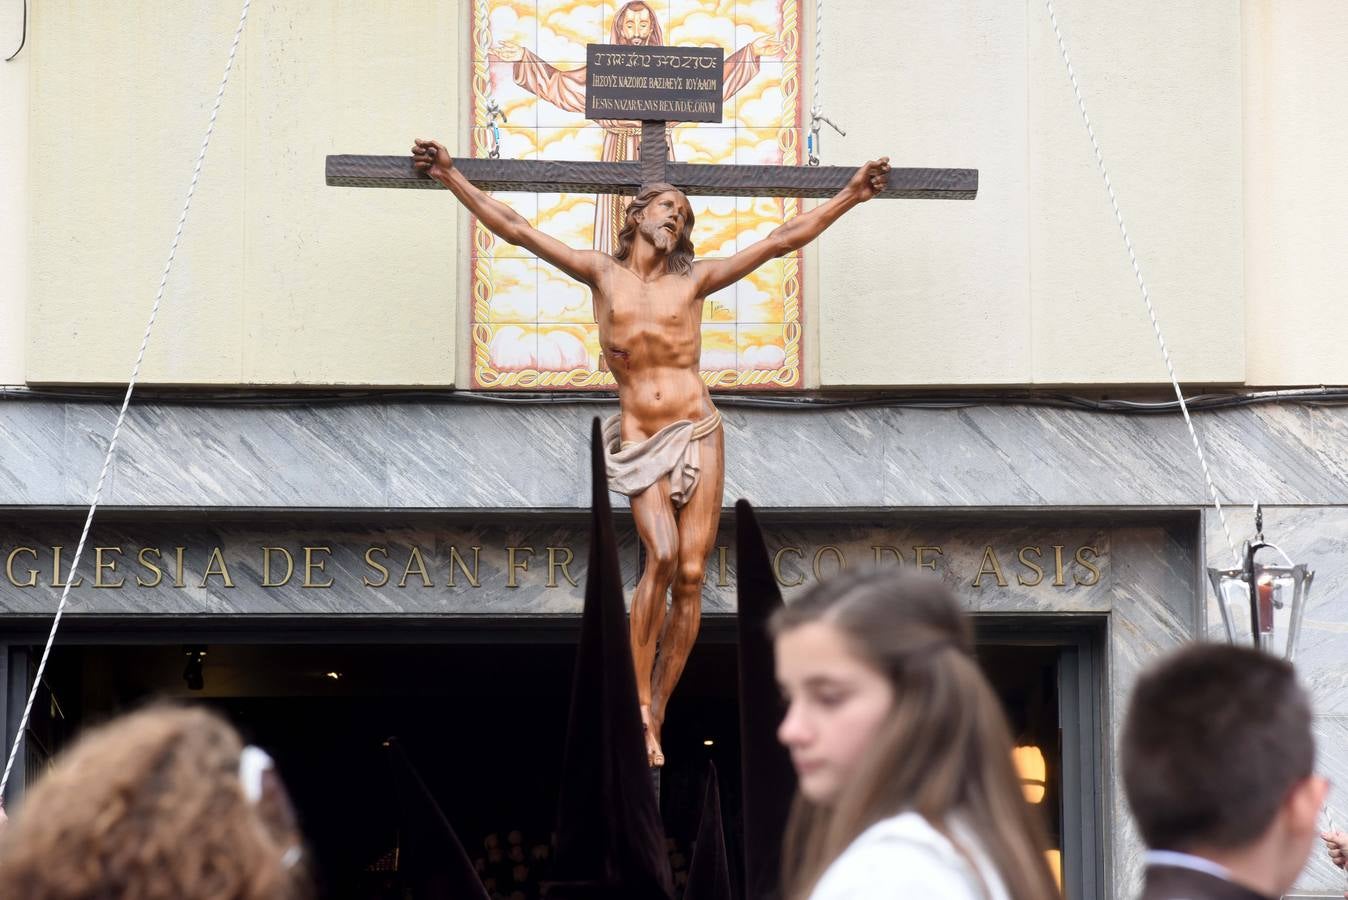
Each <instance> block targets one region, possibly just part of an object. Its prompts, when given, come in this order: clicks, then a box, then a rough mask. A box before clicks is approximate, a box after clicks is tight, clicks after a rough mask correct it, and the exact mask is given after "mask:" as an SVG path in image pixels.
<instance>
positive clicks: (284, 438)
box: [0, 401, 1348, 509]
mask: <svg viewBox="0 0 1348 900" xmlns="http://www.w3.org/2000/svg"><path fill="white" fill-rule="evenodd" d="M612 409H613V407H612V405H611V404H607V403H597V404H595V403H565V402H563V403H548V404H542V405H517V404H502V403H492V402H486V401H482V402H471V401H470V402H455V403H415V402H393V403H389V404H379V403H354V404H351V405H324V406H318V407H281V408H240V407H227V406H193V405H186V404H183V405H173V404H156V403H150V404H146V405H136V406H132V407H131V411H130V414H129V416H128V419H127V422H126V425H125V427H124V429H123V432H122V438H121V446H120V448H119V462H118V466H117V469H116V471H115V472H114V473H113V475H112V477H111V480H110V483H109V485H108V487H107V490H106V494H105V496H104V499H103V502H104V503H106V504H108V505H111V506H126V507H132V508H140V507H165V508H198V507H207V508H209V507H229V508H236V507H249V508H254V507H256V508H282V509H579V508H583V507H584V506H585V505H586V504H587V503H588V502H589V500H588V491H589V487H588V484H587V483H586V479H587V478H588V476H587V475H586V471H585V441H584V436H585V435H586V434H588V428H589V422H590V419H591V418H592V417H594V416H596V415H603V414H607V413H608V412H611V411H612ZM115 416H116V407H115V405H113V404H108V403H73V402H71V403H55V402H44V401H0V507H4V506H81V505H83V504H85V503H86V502H87V498H88V496H89V492H90V489H91V487H92V485H93V482H94V479H95V477H96V476H97V474H98V466H99V463H100V462H101V461H102V454H103V450H104V448H105V447H106V440H107V435H108V434H110V433H111V431H112V423H113V421H114V419H115ZM724 418H725V427H726V454H727V459H728V467H727V479H726V497H727V498H729V500H731V501H733V500H734V498H736V497H747V498H749V499H750V500H752V501H753V502H754V503H755V504H756V505H758V506H760V507H764V508H783V509H800V508H806V509H809V508H824V509H833V508H857V509H868V508H876V507H894V506H899V507H939V508H950V507H1003V506H1005V507H1016V508H1023V507H1076V506H1082V507H1134V508H1135V507H1146V506H1183V507H1201V506H1206V505H1208V503H1209V501H1208V499H1207V493H1206V490H1205V488H1204V486H1203V483H1202V479H1201V478H1200V477H1199V474H1198V470H1197V467H1196V466H1195V465H1194V464H1193V451H1192V448H1191V447H1190V444H1189V436H1188V432H1187V431H1186V430H1185V428H1184V425H1183V423H1182V422H1181V421H1180V420H1179V419H1178V418H1176V417H1173V416H1125V415H1116V414H1105V413H1087V412H1080V411H1076V410H1064V409H1056V408H1048V407H1029V406H977V407H969V408H965V409H945V410H935V409H921V410H912V409H889V408H867V409H852V410H846V409H819V408H811V407H805V408H802V409H798V410H779V409H771V410H764V409H746V408H742V407H736V406H733V405H727V406H726V408H725V410H724ZM1197 418H1198V422H1199V427H1200V428H1201V429H1202V430H1203V433H1204V438H1205V441H1206V442H1207V446H1208V451H1209V454H1210V457H1211V465H1212V469H1213V472H1214V473H1215V475H1216V477H1217V480H1218V486H1219V487H1220V488H1221V489H1222V491H1223V492H1224V493H1225V494H1228V495H1231V496H1237V497H1249V498H1251V499H1253V498H1254V497H1258V498H1259V499H1260V500H1261V501H1262V502H1263V503H1265V504H1268V505H1317V506H1348V479H1345V477H1344V475H1345V473H1348V412H1346V411H1345V410H1343V409H1342V408H1338V407H1311V406H1290V405H1279V406H1259V407H1249V408H1242V409H1233V410H1228V411H1223V412H1219V413H1205V414H1200V415H1199V416H1198V417H1197Z"/></svg>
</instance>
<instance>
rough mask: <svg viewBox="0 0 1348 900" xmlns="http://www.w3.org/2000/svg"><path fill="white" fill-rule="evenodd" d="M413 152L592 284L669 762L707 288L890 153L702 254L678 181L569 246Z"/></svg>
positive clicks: (693, 629) (711, 418)
mask: <svg viewBox="0 0 1348 900" xmlns="http://www.w3.org/2000/svg"><path fill="white" fill-rule="evenodd" d="M412 158H413V165H414V167H415V168H416V170H417V171H418V172H422V173H427V174H429V175H430V176H431V177H432V178H434V179H435V180H436V181H438V182H440V183H441V184H443V185H444V186H445V187H447V188H449V190H450V191H452V192H453V193H454V196H456V197H458V198H459V202H461V203H462V204H463V205H464V206H466V207H467V208H468V210H469V211H470V212H471V213H472V214H473V215H474V216H476V217H477V220H478V221H479V222H481V223H482V224H483V225H485V226H486V227H487V228H488V229H490V230H491V232H492V233H493V234H495V235H496V236H497V237H499V238H501V239H502V240H504V241H507V242H508V243H510V244H513V245H515V246H518V247H524V248H526V249H528V250H530V251H531V252H533V253H534V254H535V255H537V256H538V257H539V258H540V259H544V260H547V261H548V262H550V263H552V264H553V265H554V266H556V267H557V268H559V269H561V270H562V271H563V272H565V273H567V274H568V275H570V276H571V277H572V278H574V279H576V280H577V281H579V282H581V283H582V284H584V285H586V286H588V287H589V288H590V291H591V296H592V297H593V299H594V316H595V321H596V322H598V324H599V344H600V347H601V348H602V349H603V352H604V356H605V357H606V358H607V359H608V360H609V365H610V367H611V369H612V372H613V377H614V380H615V381H617V384H618V406H619V413H618V415H616V416H613V417H612V418H610V419H609V420H608V421H607V422H606V423H605V426H604V441H605V445H606V455H607V463H608V475H609V486H610V488H612V489H613V490H615V491H619V492H621V493H624V494H627V495H629V496H630V497H631V501H632V518H633V521H634V522H635V523H636V528H637V534H638V535H639V536H640V537H641V541H642V544H643V545H644V546H645V548H646V557H647V558H646V567H645V570H644V571H643V572H642V573H641V578H640V580H639V582H638V583H637V589H636V593H635V594H634V595H633V596H632V620H631V630H632V657H633V665H634V666H635V669H636V682H637V694H638V697H639V700H640V703H641V721H642V723H643V724H644V726H645V730H646V756H647V761H648V762H649V763H650V765H651V766H653V767H655V766H661V765H664V761H665V757H664V753H663V751H662V750H661V749H660V727H661V724H662V723H663V722H664V718H665V711H666V707H667V704H668V701H669V696H670V694H671V692H672V691H673V690H674V685H675V684H676V683H677V682H678V680H679V676H680V675H682V674H683V667H684V664H685V663H686V662H687V661H688V654H689V653H690V652H691V651H692V648H693V642H694V641H695V640H696V639H697V632H698V626H699V624H700V622H701V618H702V581H703V579H704V577H705V575H706V571H707V559H708V557H710V555H711V551H712V548H713V546H714V545H715V543H716V530H717V526H718V525H719V524H720V519H721V500H722V498H721V494H722V487H723V483H724V473H725V438H724V434H723V433H722V431H721V417H720V413H718V412H717V411H716V407H715V406H713V405H712V402H711V395H710V394H709V393H708V391H707V387H706V385H705V384H704V383H703V381H702V378H701V377H700V375H699V367H698V362H699V358H700V356H701V352H702V328H701V325H702V321H701V317H702V301H703V298H704V297H707V296H708V295H710V294H714V293H715V292H716V291H719V290H721V289H722V288H724V287H726V286H728V285H730V284H733V283H734V282H736V281H738V280H740V279H741V278H743V277H744V276H746V275H748V274H749V273H750V272H752V271H754V270H755V269H757V268H758V267H759V266H761V265H763V264H764V263H766V262H767V261H768V260H770V259H774V258H775V257H779V256H785V255H786V254H788V253H792V252H794V251H796V250H798V249H800V248H801V247H803V246H805V245H806V244H808V243H809V242H810V241H812V240H814V239H815V238H817V237H818V236H819V235H820V234H821V233H822V232H823V231H824V229H825V228H827V227H828V226H829V225H832V224H833V223H834V222H835V221H837V219H838V217H839V216H841V215H842V214H843V213H845V212H847V210H849V209H851V208H852V207H853V206H856V205H857V204H858V203H863V202H865V201H866V200H869V199H871V198H872V197H874V196H875V195H876V194H877V193H879V192H880V191H883V190H884V189H885V185H886V183H887V180H888V176H889V160H888V158H887V157H886V158H882V159H879V160H875V161H873V162H868V163H866V164H865V165H864V166H862V167H861V168H859V169H857V171H856V174H855V175H853V176H852V178H851V180H850V181H849V182H848V183H847V185H846V186H845V187H843V189H842V190H840V191H839V192H838V193H837V194H836V195H835V196H834V197H832V198H831V199H829V200H827V201H825V202H824V203H821V204H820V205H819V206H817V207H815V208H814V209H812V210H810V211H809V212H807V213H804V214H802V215H799V216H796V217H795V218H794V219H792V220H791V221H789V222H786V223H784V224H783V225H780V226H778V227H777V228H776V229H775V230H774V231H773V232H772V233H771V234H769V235H768V236H767V237H766V238H765V239H763V240H762V241H759V242H758V243H756V244H753V245H751V246H749V247H746V248H745V249H743V250H741V251H739V252H738V253H736V254H735V255H734V256H731V257H729V258H727V259H702V260H697V261H696V262H695V261H694V260H693V241H692V233H693V211H692V209H691V208H690V207H689V205H688V198H687V197H685V196H684V194H683V192H682V191H680V190H679V189H678V188H676V187H674V186H673V185H671V184H665V183H656V184H647V185H644V186H643V187H642V188H641V190H640V191H639V192H638V193H637V196H636V198H635V199H634V200H633V201H632V203H631V205H630V206H629V207H628V209H627V215H626V220H625V222H624V224H623V227H622V230H621V231H620V232H619V234H618V248H617V250H616V251H615V252H614V253H612V254H609V253H604V252H600V251H598V250H578V249H576V248H573V247H568V246H567V245H566V244H563V243H562V242H561V241H559V240H557V239H556V238H553V237H550V236H548V235H546V234H544V233H543V232H541V231H539V230H538V229H536V228H534V227H532V226H531V225H530V224H529V223H528V222H527V221H525V219H524V217H523V216H521V215H520V214H519V213H517V212H515V211H514V210H512V209H511V208H510V207H508V206H506V205H505V204H504V203H502V202H500V201H499V200H496V199H494V198H493V197H491V196H489V195H488V194H486V193H485V192H483V191H482V190H480V189H479V188H477V187H476V186H474V185H473V184H472V182H470V181H469V180H468V179H467V178H465V177H464V176H463V174H462V173H461V172H459V171H458V169H456V168H455V167H454V161H453V159H451V158H450V155H449V153H448V152H447V151H446V150H445V148H444V147H442V146H441V145H440V144H438V143H436V142H435V141H426V140H421V139H417V141H416V142H415V145H414V146H413V148H412ZM667 597H668V598H669V600H668V611H666V602H667V600H666V598H667Z"/></svg>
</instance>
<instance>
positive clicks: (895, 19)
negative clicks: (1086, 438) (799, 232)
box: [819, 0, 1244, 385]
mask: <svg viewBox="0 0 1348 900" xmlns="http://www.w3.org/2000/svg"><path fill="white" fill-rule="evenodd" d="M1056 7H1057V10H1058V18H1059V23H1060V25H1061V26H1062V28H1063V30H1064V35H1065V37H1066V39H1067V41H1068V44H1069V48H1070V50H1071V51H1072V54H1073V62H1074V65H1075V68H1076V70H1077V74H1078V79H1079V81H1080V83H1081V86H1082V89H1083V91H1084V92H1085V94H1086V101H1087V104H1088V108H1089V109H1090V112H1091V116H1092V119H1093V123H1094V126H1095V131H1096V135H1097V137H1098V139H1099V141H1100V143H1101V146H1102V148H1103V150H1104V153H1105V155H1106V163H1107V164H1108V166H1109V168H1110V174H1111V179H1112V181H1113V184H1114V186H1115V190H1116V192H1117V195H1118V197H1119V200H1120V203H1121V204H1122V207H1123V212H1124V216H1125V219H1126V221H1127V222H1128V224H1129V229H1130V232H1131V236H1132V240H1133V244H1134V246H1135V247H1136V249H1137V253H1138V257H1139V261H1140V263H1141V265H1142V268H1143V272H1144V275H1145V277H1146V279H1147V282H1148V286H1149V287H1150V290H1151V296H1152V299H1153V301H1154V303H1155V306H1156V308H1157V312H1158V315H1159V316H1160V320H1161V322H1162V325H1163V328H1164V332H1165V335H1166V338H1167V341H1168V342H1169V344H1170V346H1171V350H1172V353H1173V355H1174V357H1175V360H1176V365H1177V368H1178V370H1179V374H1180V377H1181V378H1183V379H1185V380H1187V381H1207V382H1230V381H1240V380H1241V379H1242V378H1243V375H1244V364H1243V358H1242V357H1243V353H1242V351H1243V340H1244V337H1243V331H1244V320H1243V306H1242V304H1243V296H1242V293H1243V291H1242V265H1241V257H1242V245H1241V241H1242V232H1241V190H1242V173H1241V142H1240V137H1241V77H1240V46H1241V45H1240V41H1241V33H1240V15H1239V8H1238V6H1237V5H1235V4H1229V3H1211V2H1207V0H1188V2H1174V0H1140V2H1135V3H1129V4H1101V3H1085V2H1080V0H1060V2H1058V3H1057V4H1056ZM879 17H881V18H883V19H886V20H888V21H883V22H878V21H877V15H876V14H860V13H858V14H855V15H847V14H845V12H844V11H842V10H839V9H837V7H836V4H835V5H833V6H830V7H829V8H828V13H827V20H826V22H825V34H826V41H825V53H826V57H827V59H828V61H829V65H828V69H827V75H826V79H825V86H824V102H825V106H826V107H827V108H828V109H829V110H830V111H831V112H833V113H834V114H836V116H837V117H839V118H840V119H841V120H842V121H844V122H845V123H846V124H847V126H848V128H849V134H848V137H847V138H846V139H839V138H836V137H835V138H833V139H832V140H831V142H830V143H831V147H830V151H831V153H830V155H831V159H830V161H832V162H842V161H843V160H848V161H851V160H855V159H860V158H864V157H869V156H874V155H877V154H879V153H882V152H888V153H889V154H890V156H891V157H892V158H893V161H894V162H895V163H896V164H900V165H923V166H970V167H976V168H978V169H979V170H980V178H981V184H980V191H979V197H978V199H977V200H975V201H974V202H972V203H935V202H929V201H913V202H890V203H886V204H874V205H872V206H871V207H870V208H865V209H863V210H861V211H859V212H858V213H856V214H855V215H854V216H853V217H851V219H850V220H848V221H845V222H843V223H842V224H841V225H840V226H838V227H837V228H836V229H835V231H834V232H833V233H832V234H830V235H828V236H827V237H826V238H825V244H824V246H825V252H824V253H823V260H822V265H821V268H820V286H819V317H820V329H821V339H820V340H821V343H820V366H821V381H822V382H823V383H824V384H839V385H888V384H923V385H939V384H980V383H989V384H1001V383H1012V384H1027V383H1034V384H1060V383H1078V384H1079V383H1105V384H1108V383H1120V382H1122V383H1133V382H1155V381H1164V380H1165V378H1166V375H1165V370H1164V367H1163V365H1162V363H1161V359H1160V355H1159V351H1158V350H1157V347H1156V342H1155V338H1154V336H1153V335H1152V331H1151V326H1150V323H1149V321H1148V319H1147V317H1146V313H1145V310H1144V307H1143V305H1142V302H1141V299H1140V295H1139V291H1138V288H1137V284H1136V282H1135V280H1134V277H1133V274H1132V270H1131V266H1130V265H1129V263H1128V259H1127V256H1126V253H1125V250H1124V247H1123V243H1122V239H1121V237H1120V235H1119V232H1118V228H1117V226H1116V225H1115V223H1114V219H1113V213H1112V211H1111V208H1110V206H1109V201H1108V198H1107V196H1106V194H1105V191H1104V187H1103V185H1102V182H1101V180H1100V176H1099V174H1098V172H1097V171H1096V168H1095V162H1094V157H1093V155H1092V151H1091V148H1090V144H1089V141H1088V139H1087V136H1086V132H1085V128H1084V126H1083V125H1082V122H1081V118H1080V114H1079V112H1078V111H1077V108H1076V105H1075V100H1074V98H1073V96H1072V93H1071V87H1070V85H1069V84H1068V81H1067V78H1066V75H1065V72H1064V68H1063V63H1062V60H1061V58H1060V56H1059V54H1058V50H1057V45H1056V42H1055V40H1054V37H1053V33H1052V30H1051V27H1050V25H1049V22H1048V18H1047V15H1046V14H1045V12H1044V5H1043V3H1041V2H1029V3H1025V4H1011V3H1005V2H995V0H987V2H977V3H972V4H959V5H957V6H955V7H951V6H947V5H945V4H910V5H904V7H903V9H902V10H899V9H898V8H893V9H890V8H886V11H885V12H884V13H882V14H879Z"/></svg>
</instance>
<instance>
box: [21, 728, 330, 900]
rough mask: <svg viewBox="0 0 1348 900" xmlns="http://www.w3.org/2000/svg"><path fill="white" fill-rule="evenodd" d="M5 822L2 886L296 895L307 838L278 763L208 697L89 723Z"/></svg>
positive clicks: (62, 897)
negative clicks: (248, 743)
mask: <svg viewBox="0 0 1348 900" xmlns="http://www.w3.org/2000/svg"><path fill="white" fill-rule="evenodd" d="M13 812H14V815H13V819H12V821H10V822H9V824H8V825H7V826H6V828H5V829H4V831H3V832H0V895H3V896H8V897H17V896H22V897H25V898H27V900H95V898H97V900H299V898H303V897H306V896H308V894H309V884H308V878H307V876H306V875H305V873H304V871H303V867H302V866H301V865H300V864H299V863H300V858H301V849H300V848H301V837H300V833H299V829H298V827H297V825H296V822H295V817H294V814H293V810H292V809H291V807H290V803H289V800H288V799H287V798H286V796H285V791H284V788H282V786H281V783H280V780H279V779H278V777H277V776H276V772H275V767H274V766H273V765H272V763H271V759H270V757H268V756H267V755H266V754H265V753H263V752H262V751H261V750H259V749H257V748H256V747H244V746H243V742H242V741H241V740H240V738H239V735H238V732H236V731H235V730H234V728H233V727H232V726H230V725H229V724H228V723H227V722H226V721H225V720H224V719H222V718H221V717H220V716H218V715H216V714H215V713H212V712H209V711H207V710H205V709H200V708H183V707H170V706H156V707H152V708H149V709H146V710H143V711H140V712H136V713H132V714H130V715H127V716H123V717H121V718H119V719H116V720H114V721H112V722H110V723H108V724H106V725H103V726H100V727H98V728H95V729H92V730H90V731H89V732H87V733H86V734H85V735H84V736H83V737H82V738H81V739H80V740H79V741H78V742H76V743H75V745H74V746H72V747H71V748H70V749H69V750H68V751H66V752H64V753H63V754H61V756H59V757H58V758H57V760H56V764H55V766H54V767H53V768H52V769H51V770H50V771H49V772H48V773H47V774H46V775H45V776H43V777H42V778H41V779H40V780H39V781H38V782H37V784H36V785H35V786H34V787H33V788H32V789H31V790H30V791H29V792H28V794H27V796H26V797H25V798H24V801H23V803H22V804H21V805H20V806H19V807H18V808H17V809H16V810H14V811H13Z"/></svg>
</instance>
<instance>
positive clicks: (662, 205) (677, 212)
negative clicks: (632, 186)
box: [637, 191, 693, 253]
mask: <svg viewBox="0 0 1348 900" xmlns="http://www.w3.org/2000/svg"><path fill="white" fill-rule="evenodd" d="M640 215H641V222H640V224H639V225H638V226H637V227H638V228H639V229H640V231H641V233H642V234H643V235H644V236H645V237H646V238H647V240H649V241H650V242H651V243H652V244H654V245H655V249H656V250H659V251H660V252H661V253H669V252H671V251H672V250H673V249H674V248H675V247H676V246H678V243H679V238H680V237H687V236H688V231H689V230H691V226H690V223H691V222H692V218H693V211H692V209H691V208H690V207H689V206H688V200H687V198H686V197H684V196H683V194H682V193H680V192H678V191H665V192H664V193H662V194H660V195H659V196H657V197H655V198H654V199H653V200H651V202H650V204H649V205H648V206H646V208H645V209H643V210H642V211H641V213H640Z"/></svg>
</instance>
